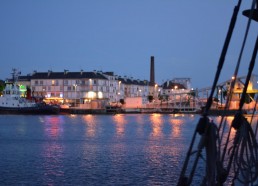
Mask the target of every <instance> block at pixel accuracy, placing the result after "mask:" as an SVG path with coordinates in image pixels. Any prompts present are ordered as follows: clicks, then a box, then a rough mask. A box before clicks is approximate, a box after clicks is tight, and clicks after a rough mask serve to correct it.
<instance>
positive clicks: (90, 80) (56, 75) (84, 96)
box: [30, 70, 109, 106]
mask: <svg viewBox="0 0 258 186" xmlns="http://www.w3.org/2000/svg"><path fill="white" fill-rule="evenodd" d="M30 86H31V91H32V96H33V97H41V98H44V99H45V100H47V101H49V102H61V103H69V104H74V106H76V105H77V104H83V103H86V102H91V101H92V100H96V99H99V100H102V99H105V98H106V97H107V95H108V87H109V83H108V79H107V78H106V77H105V76H103V75H102V74H100V73H96V72H84V71H83V70H81V71H80V72H69V71H68V70H64V72H52V71H48V72H36V71H35V72H34V73H33V74H32V75H31V77H30Z"/></svg>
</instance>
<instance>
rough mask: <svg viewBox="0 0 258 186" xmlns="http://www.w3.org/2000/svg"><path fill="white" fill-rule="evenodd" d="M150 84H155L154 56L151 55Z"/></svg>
mask: <svg viewBox="0 0 258 186" xmlns="http://www.w3.org/2000/svg"><path fill="white" fill-rule="evenodd" d="M150 85H151V86H154V85H155V69H154V56H151V61H150Z"/></svg>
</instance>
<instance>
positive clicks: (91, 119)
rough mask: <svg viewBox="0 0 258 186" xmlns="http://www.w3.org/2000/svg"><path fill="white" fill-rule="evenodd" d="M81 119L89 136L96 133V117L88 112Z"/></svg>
mask: <svg viewBox="0 0 258 186" xmlns="http://www.w3.org/2000/svg"><path fill="white" fill-rule="evenodd" d="M83 120H84V122H85V124H86V126H87V127H86V134H87V136H89V137H94V136H95V135H96V117H95V116H93V115H91V114H88V115H86V116H83Z"/></svg>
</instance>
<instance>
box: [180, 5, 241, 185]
mask: <svg viewBox="0 0 258 186" xmlns="http://www.w3.org/2000/svg"><path fill="white" fill-rule="evenodd" d="M241 2H242V0H239V1H238V4H237V6H235V8H234V12H233V15H232V17H231V21H230V25H229V29H228V32H227V36H226V39H225V42H224V45H223V49H222V52H221V55H220V59H219V63H218V67H217V72H216V75H215V78H214V82H213V86H212V89H211V93H210V96H209V98H208V100H207V104H206V106H205V109H204V113H203V117H202V118H200V120H199V123H198V124H197V126H196V129H195V132H194V135H193V138H192V141H191V144H190V147H189V149H188V152H187V156H186V159H185V162H184V164H183V168H182V171H181V173H180V177H179V181H178V184H177V185H178V186H184V185H190V184H191V182H192V178H193V174H194V172H195V168H196V165H197V163H198V159H199V157H200V155H201V151H202V148H199V149H198V151H197V154H196V159H195V161H194V165H193V168H192V171H191V174H190V177H189V178H187V177H186V176H185V172H186V169H187V167H188V162H189V160H190V156H191V154H192V148H193V145H194V142H195V138H196V135H197V132H198V133H199V134H201V135H205V134H207V131H208V130H209V129H208V128H209V127H208V126H209V125H210V124H208V123H209V122H208V119H207V117H206V116H207V114H208V111H209V109H210V107H211V104H212V97H213V94H214V91H215V89H216V85H217V82H218V79H219V76H220V73H221V70H222V67H223V64H224V61H225V56H226V53H227V50H228V46H229V43H230V40H231V37H232V33H233V30H234V27H235V23H236V20H237V15H238V12H239V8H240V5H241Z"/></svg>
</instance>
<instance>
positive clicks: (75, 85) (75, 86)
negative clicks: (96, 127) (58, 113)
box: [73, 84, 77, 107]
mask: <svg viewBox="0 0 258 186" xmlns="http://www.w3.org/2000/svg"><path fill="white" fill-rule="evenodd" d="M73 86H74V91H75V103H74V106H75V107H76V102H77V92H76V88H77V84H74V85H73Z"/></svg>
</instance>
